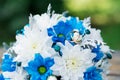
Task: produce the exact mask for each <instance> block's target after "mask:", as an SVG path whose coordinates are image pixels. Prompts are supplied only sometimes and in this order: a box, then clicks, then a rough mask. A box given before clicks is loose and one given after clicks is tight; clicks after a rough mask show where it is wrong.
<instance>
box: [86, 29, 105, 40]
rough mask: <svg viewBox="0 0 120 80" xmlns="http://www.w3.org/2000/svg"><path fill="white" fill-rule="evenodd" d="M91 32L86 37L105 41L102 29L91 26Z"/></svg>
mask: <svg viewBox="0 0 120 80" xmlns="http://www.w3.org/2000/svg"><path fill="white" fill-rule="evenodd" d="M89 30H90V34H88V35H85V37H84V39H86V40H87V39H92V40H98V41H103V39H102V37H101V35H100V33H101V31H100V30H99V29H98V30H96V29H95V28H90V29H89Z"/></svg>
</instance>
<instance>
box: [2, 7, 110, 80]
mask: <svg viewBox="0 0 120 80" xmlns="http://www.w3.org/2000/svg"><path fill="white" fill-rule="evenodd" d="M111 58H112V55H111V50H110V48H109V46H107V45H106V44H105V43H104V42H103V39H102V37H101V35H100V30H97V29H95V28H91V25H90V18H86V19H84V20H80V19H79V18H78V17H71V16H69V17H66V16H64V15H63V14H56V13H54V12H52V14H51V12H50V7H48V11H47V13H44V14H42V15H35V16H32V15H30V17H29V24H27V25H25V27H24V28H23V29H21V30H18V31H17V34H16V42H15V43H13V45H12V46H11V47H10V48H9V49H8V50H7V51H6V52H5V54H4V55H3V58H2V62H1V66H0V68H1V73H0V80H106V74H107V72H108V67H109V62H108V60H109V59H111Z"/></svg>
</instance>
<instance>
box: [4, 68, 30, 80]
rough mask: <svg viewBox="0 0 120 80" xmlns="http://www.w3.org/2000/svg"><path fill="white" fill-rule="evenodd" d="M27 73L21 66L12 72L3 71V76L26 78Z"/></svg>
mask: <svg viewBox="0 0 120 80" xmlns="http://www.w3.org/2000/svg"><path fill="white" fill-rule="evenodd" d="M27 75H28V74H27V73H26V72H25V71H24V70H23V69H22V68H18V69H17V70H16V71H14V72H3V76H4V77H5V78H8V79H10V80H18V79H19V80H26V78H27Z"/></svg>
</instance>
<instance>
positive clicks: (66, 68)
mask: <svg viewBox="0 0 120 80" xmlns="http://www.w3.org/2000/svg"><path fill="white" fill-rule="evenodd" d="M67 44H68V43H67ZM94 57H95V54H92V53H91V52H90V51H89V50H87V49H86V50H82V51H80V46H79V45H75V46H73V47H71V48H70V47H69V48H68V47H67V46H65V47H64V50H63V55H62V57H58V56H56V57H54V61H55V65H53V67H52V70H53V72H54V74H56V75H61V76H62V79H63V80H73V79H74V80H79V78H83V75H84V74H83V73H84V71H85V70H86V69H87V68H88V67H90V66H92V65H93V63H92V59H93V58H94Z"/></svg>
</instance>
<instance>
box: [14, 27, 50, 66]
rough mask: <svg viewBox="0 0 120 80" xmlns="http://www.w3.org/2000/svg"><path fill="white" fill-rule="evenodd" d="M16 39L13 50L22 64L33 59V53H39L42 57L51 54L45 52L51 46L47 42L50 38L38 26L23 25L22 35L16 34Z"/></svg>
mask: <svg viewBox="0 0 120 80" xmlns="http://www.w3.org/2000/svg"><path fill="white" fill-rule="evenodd" d="M16 40H17V41H16V43H15V44H14V46H13V50H14V51H15V53H16V54H17V57H16V60H17V61H20V62H22V64H23V65H26V64H27V63H28V62H29V61H30V60H31V59H33V57H34V54H35V53H40V54H41V55H42V56H43V57H46V56H50V55H51V54H50V53H48V52H47V50H49V49H50V48H51V45H50V44H48V41H49V40H50V38H49V37H48V36H47V34H46V31H41V30H40V29H39V28H38V27H33V28H32V27H28V26H25V28H24V35H23V34H18V35H17V36H16ZM47 44H48V45H47ZM26 66H27V65H26Z"/></svg>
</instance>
